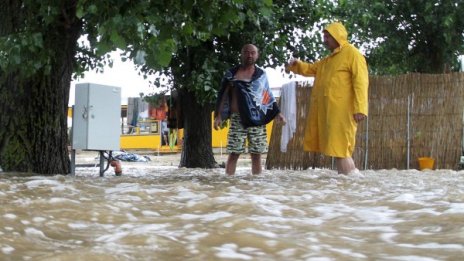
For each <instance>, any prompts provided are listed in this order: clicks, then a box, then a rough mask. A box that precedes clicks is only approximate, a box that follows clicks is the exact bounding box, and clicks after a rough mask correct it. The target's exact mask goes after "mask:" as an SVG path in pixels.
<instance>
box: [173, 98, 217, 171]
mask: <svg viewBox="0 0 464 261" xmlns="http://www.w3.org/2000/svg"><path fill="white" fill-rule="evenodd" d="M179 98H180V101H181V106H182V113H183V121H184V141H183V147H182V154H181V159H180V167H187V168H214V167H217V163H216V160H215V159H214V155H213V149H212V147H211V109H210V108H209V106H202V105H200V104H198V103H197V102H196V99H195V96H194V94H193V93H192V92H187V91H185V90H182V92H181V93H180V97H179Z"/></svg>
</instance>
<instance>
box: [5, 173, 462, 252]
mask: <svg viewBox="0 0 464 261" xmlns="http://www.w3.org/2000/svg"><path fill="white" fill-rule="evenodd" d="M249 171H250V170H249V168H245V167H243V168H239V169H238V171H237V175H236V176H235V177H227V176H225V175H224V169H214V170H203V169H179V168H176V167H160V166H158V167H143V166H142V167H141V166H140V165H136V166H133V167H126V168H125V170H124V175H123V176H121V177H116V176H114V175H112V174H108V175H106V176H105V177H103V178H101V177H99V176H98V174H97V173H98V169H97V168H80V169H77V175H76V176H75V177H72V176H53V177H43V176H30V177H23V176H22V177H21V176H18V175H14V174H11V173H0V202H1V205H2V207H1V210H0V220H1V222H0V260H460V259H461V258H462V255H463V253H464V172H456V171H451V170H437V171H425V172H420V171H416V170H408V171H398V170H380V171H361V173H359V174H355V175H351V176H340V175H337V174H336V173H335V172H334V171H331V170H304V171H288V170H287V171H284V170H267V171H264V173H263V175H260V176H251V175H249V174H248V173H249Z"/></svg>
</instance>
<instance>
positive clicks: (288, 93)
mask: <svg viewBox="0 0 464 261" xmlns="http://www.w3.org/2000/svg"><path fill="white" fill-rule="evenodd" d="M280 109H281V113H282V114H283V115H284V117H285V119H286V120H287V124H285V125H283V126H282V137H281V138H280V151H281V152H287V145H288V142H289V141H290V140H291V139H292V137H293V135H294V134H295V131H296V82H289V83H286V84H284V85H282V88H281V90H280Z"/></svg>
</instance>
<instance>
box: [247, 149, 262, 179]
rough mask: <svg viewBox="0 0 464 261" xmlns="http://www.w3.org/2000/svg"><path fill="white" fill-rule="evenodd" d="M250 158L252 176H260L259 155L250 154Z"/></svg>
mask: <svg viewBox="0 0 464 261" xmlns="http://www.w3.org/2000/svg"><path fill="white" fill-rule="evenodd" d="M250 156H251V173H252V174H253V175H258V174H261V171H262V167H261V154H256V153H250Z"/></svg>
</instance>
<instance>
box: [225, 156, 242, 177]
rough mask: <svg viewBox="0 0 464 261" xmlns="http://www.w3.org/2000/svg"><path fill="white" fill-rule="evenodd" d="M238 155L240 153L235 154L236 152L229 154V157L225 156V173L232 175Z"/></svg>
mask: <svg viewBox="0 0 464 261" xmlns="http://www.w3.org/2000/svg"><path fill="white" fill-rule="evenodd" d="M239 157H240V154H236V153H231V154H229V157H228V158H227V164H226V174H227V175H230V176H232V175H234V174H235V169H236V167H237V161H238V158H239Z"/></svg>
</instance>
